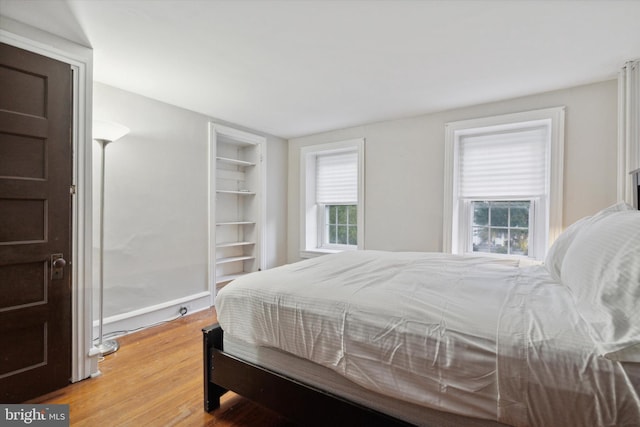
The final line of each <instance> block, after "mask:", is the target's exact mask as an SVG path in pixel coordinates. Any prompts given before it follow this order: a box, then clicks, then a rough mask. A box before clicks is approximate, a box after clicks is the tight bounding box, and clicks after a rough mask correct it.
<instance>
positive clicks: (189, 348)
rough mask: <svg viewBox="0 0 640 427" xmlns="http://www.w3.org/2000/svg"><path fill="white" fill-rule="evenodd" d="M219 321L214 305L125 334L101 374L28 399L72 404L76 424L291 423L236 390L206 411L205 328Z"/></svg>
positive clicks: (222, 426)
mask: <svg viewBox="0 0 640 427" xmlns="http://www.w3.org/2000/svg"><path fill="white" fill-rule="evenodd" d="M215 321H216V314H215V310H213V309H212V310H206V311H201V312H198V313H194V314H192V315H188V316H185V317H182V318H180V319H177V320H174V321H172V322H169V323H165V324H163V325H160V326H155V327H152V328H149V329H145V330H143V331H140V332H136V333H133V334H130V335H127V336H124V337H122V338H120V339H119V341H120V346H121V347H120V350H118V351H117V352H116V353H113V354H111V355H108V356H106V357H105V358H104V360H102V361H101V362H100V363H99V368H100V371H101V372H102V375H100V376H99V377H96V378H90V379H87V380H84V381H80V382H78V383H75V384H71V385H69V386H68V387H65V388H64V389H61V390H57V391H54V392H52V393H49V394H47V395H44V396H41V397H38V398H36V399H33V400H30V401H29V403H52V404H55V403H66V404H69V409H70V414H69V418H70V420H71V425H72V426H97V425H102V426H108V427H111V426H117V427H120V426H123V427H126V426H132V427H134V426H135V427H139V426H147V425H149V426H151V425H153V426H188V427H189V426H194V427H197V426H217V427H231V426H246V427H254V426H255V427H258V426H260V427H290V426H292V424H291V423H290V422H288V421H287V420H286V419H284V418H282V417H280V416H279V415H277V414H275V413H273V412H271V411H269V410H267V409H265V408H262V407H260V406H258V405H256V404H254V403H253V402H250V401H248V400H247V399H244V398H243V397H241V396H238V395H236V394H234V393H227V394H226V395H225V396H223V399H222V402H221V407H220V408H219V409H217V410H216V411H213V412H212V413H210V414H208V413H206V412H204V410H203V407H202V405H203V403H202V399H203V383H202V381H203V373H202V333H201V330H202V328H203V327H205V326H207V325H210V324H212V323H214V322H215Z"/></svg>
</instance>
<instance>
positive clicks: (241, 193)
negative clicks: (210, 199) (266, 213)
mask: <svg viewBox="0 0 640 427" xmlns="http://www.w3.org/2000/svg"><path fill="white" fill-rule="evenodd" d="M216 193H222V194H238V195H241V196H255V195H256V193H255V191H238V190H216Z"/></svg>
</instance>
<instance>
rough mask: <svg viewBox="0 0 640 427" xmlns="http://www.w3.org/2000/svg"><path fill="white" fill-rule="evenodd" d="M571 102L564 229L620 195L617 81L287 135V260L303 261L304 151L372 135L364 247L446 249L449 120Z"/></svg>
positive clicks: (567, 126) (367, 164)
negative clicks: (301, 179)
mask: <svg viewBox="0 0 640 427" xmlns="http://www.w3.org/2000/svg"><path fill="white" fill-rule="evenodd" d="M555 106H566V107H567V109H566V117H565V162H564V163H565V164H564V206H563V223H564V225H565V227H566V226H567V225H569V224H571V223H573V222H574V221H576V220H577V219H579V218H581V217H583V216H586V215H590V214H592V213H594V212H596V211H597V210H599V209H601V208H603V207H606V206H608V205H610V204H613V203H615V201H616V161H617V160H616V159H617V157H616V156H617V154H616V150H617V82H616V81H615V80H612V81H606V82H601V83H596V84H591V85H586V86H579V87H574V88H569V89H565V90H559V91H554V92H548V93H542V94H537V95H532V96H527V97H522V98H517V99H513V100H507V101H502V102H495V103H491V104H484V105H478V106H473V107H468V108H460V109H456V110H451V111H445V112H441V113H436V114H428V115H423V116H419V117H414V118H407V119H401V120H393V121H385V122H379V123H373V124H368V125H364V126H358V127H353V128H348V129H341V130H336V131H331V132H326V133H322V134H317V135H311V136H305V137H300V138H294V139H291V140H290V141H289V186H288V198H289V207H288V209H289V219H288V251H287V253H288V255H287V256H288V260H289V262H293V261H296V260H298V259H299V240H300V239H299V236H300V233H299V209H300V208H299V205H300V204H299V176H300V174H299V151H300V147H302V146H305V145H311V144H320V143H325V142H326V143H329V142H335V141H340V140H344V139H351V138H359V137H364V138H366V145H365V147H366V148H365V151H366V152H365V159H366V160H365V247H366V249H384V250H408V251H412V250H415V251H441V250H442V210H443V187H444V181H443V177H444V175H443V174H444V166H443V163H444V135H445V133H444V126H445V123H447V122H451V121H456V120H465V119H472V118H478V117H485V116H492V115H499V114H507V113H514V112H519V111H526V110H534V109H539V108H546V107H555Z"/></svg>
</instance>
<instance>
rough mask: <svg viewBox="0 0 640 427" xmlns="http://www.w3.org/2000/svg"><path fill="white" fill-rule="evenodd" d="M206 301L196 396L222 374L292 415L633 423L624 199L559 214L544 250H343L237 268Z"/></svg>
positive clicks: (639, 352) (352, 421)
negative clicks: (532, 258)
mask: <svg viewBox="0 0 640 427" xmlns="http://www.w3.org/2000/svg"><path fill="white" fill-rule="evenodd" d="M216 309H217V311H218V321H219V324H216V325H212V326H210V327H208V328H205V330H204V331H203V332H204V334H203V336H204V374H205V387H204V388H205V402H204V403H205V409H206V410H207V411H211V410H213V409H215V408H216V407H218V406H219V397H220V396H221V395H222V394H223V393H224V392H225V391H226V390H232V391H235V392H237V393H238V394H240V395H243V396H245V397H248V398H250V399H252V400H255V401H256V402H258V403H260V404H263V405H265V406H268V407H270V408H272V409H274V410H276V411H278V412H280V413H281V414H283V415H285V416H286V417H288V418H290V419H291V420H292V421H294V422H297V423H298V424H300V425H384V426H388V425H434V426H447V425H450V426H459V425H465V426H466V425H470V426H474V425H475V426H499V425H512V426H548V425H572V426H581V425H583V426H593V425H600V426H614V425H615V426H637V425H639V424H640V211H637V210H634V209H633V208H631V207H630V206H629V205H625V204H618V205H615V206H612V207H610V208H608V209H605V210H603V211H601V212H599V213H598V214H596V215H594V216H592V217H589V218H585V219H583V220H581V221H578V222H577V223H575V224H574V225H572V226H571V227H569V228H568V229H567V230H565V232H563V234H562V235H561V236H560V237H559V238H558V239H557V241H556V242H555V243H554V245H553V247H552V248H551V249H550V250H549V255H548V256H547V259H546V261H545V263H544V264H543V265H533V266H531V265H530V266H523V265H520V264H519V262H518V261H517V260H501V259H486V258H480V257H469V256H452V255H446V254H439V253H418V252H383V251H353V252H344V253H341V254H335V255H327V256H323V257H320V258H315V259H310V260H305V261H301V262H299V263H294V264H290V265H286V266H282V267H278V268H275V269H271V270H267V271H263V272H259V273H255V274H251V275H248V276H245V277H242V278H240V279H237V280H235V281H234V282H232V283H231V284H230V285H227V286H226V287H225V288H223V289H222V290H221V291H220V292H219V294H218V296H217V299H216ZM223 330H224V332H223Z"/></svg>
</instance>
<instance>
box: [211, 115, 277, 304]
mask: <svg viewBox="0 0 640 427" xmlns="http://www.w3.org/2000/svg"><path fill="white" fill-rule="evenodd" d="M209 140H210V141H209V143H210V160H209V163H210V167H209V170H210V205H209V209H210V212H211V214H210V216H211V218H210V223H211V224H212V225H213V226H212V227H210V231H209V234H210V236H209V240H210V244H209V247H210V250H209V252H210V256H209V263H210V268H209V271H210V277H211V285H210V286H211V287H212V288H213V292H215V290H216V289H219V288H220V287H222V286H224V285H226V284H227V283H229V282H230V281H232V280H235V279H236V278H238V277H240V276H242V275H245V274H249V273H252V272H254V271H258V270H261V269H262V268H263V261H262V260H263V253H262V245H263V238H262V224H263V222H264V221H263V212H264V209H263V186H264V182H263V167H262V166H263V165H262V158H263V157H262V150H263V146H264V142H265V139H264V137H261V136H258V135H254V134H250V133H247V132H244V131H240V130H237V129H233V128H230V127H227V126H222V125H217V124H213V123H212V124H211V125H210V138H209Z"/></svg>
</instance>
